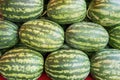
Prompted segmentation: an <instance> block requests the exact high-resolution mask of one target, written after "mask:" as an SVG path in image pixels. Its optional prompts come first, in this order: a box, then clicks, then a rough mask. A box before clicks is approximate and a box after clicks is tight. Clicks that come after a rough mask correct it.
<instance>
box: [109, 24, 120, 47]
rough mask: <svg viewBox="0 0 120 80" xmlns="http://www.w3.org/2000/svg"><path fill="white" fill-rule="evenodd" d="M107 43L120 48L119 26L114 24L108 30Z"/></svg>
mask: <svg viewBox="0 0 120 80" xmlns="http://www.w3.org/2000/svg"><path fill="white" fill-rule="evenodd" d="M109 35H110V41H109V44H110V46H112V47H113V48H116V49H120V26H116V27H114V28H113V29H111V30H110V31H109Z"/></svg>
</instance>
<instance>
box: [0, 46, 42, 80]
mask: <svg viewBox="0 0 120 80" xmlns="http://www.w3.org/2000/svg"><path fill="white" fill-rule="evenodd" d="M43 63H44V59H43V57H42V55H41V54H40V53H39V52H36V51H34V50H30V49H27V48H22V47H21V48H15V49H12V50H10V51H7V52H6V53H5V54H4V55H3V56H2V57H1V59H0V73H1V74H2V75H3V76H4V77H5V78H6V79H8V80H36V79H37V78H38V77H39V76H40V75H41V73H42V71H43Z"/></svg>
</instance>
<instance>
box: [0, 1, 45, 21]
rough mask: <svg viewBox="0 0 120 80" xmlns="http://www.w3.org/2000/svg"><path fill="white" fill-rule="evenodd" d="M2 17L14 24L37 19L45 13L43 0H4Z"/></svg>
mask: <svg viewBox="0 0 120 80" xmlns="http://www.w3.org/2000/svg"><path fill="white" fill-rule="evenodd" d="M1 11H2V15H3V17H4V18H5V19H7V20H10V21H13V22H26V21H28V20H31V19H35V18H37V17H39V16H40V15H41V13H42V12H43V0H4V1H3V2H2V4H1Z"/></svg>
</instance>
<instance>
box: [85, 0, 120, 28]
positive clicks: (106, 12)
mask: <svg viewBox="0 0 120 80" xmlns="http://www.w3.org/2000/svg"><path fill="white" fill-rule="evenodd" d="M119 7H120V1H119V0H92V1H91V3H90V5H89V8H88V12H87V13H88V14H87V15H88V17H89V19H91V20H92V21H93V22H95V23H98V24H101V25H102V26H105V27H109V26H115V25H117V24H120V8H119Z"/></svg>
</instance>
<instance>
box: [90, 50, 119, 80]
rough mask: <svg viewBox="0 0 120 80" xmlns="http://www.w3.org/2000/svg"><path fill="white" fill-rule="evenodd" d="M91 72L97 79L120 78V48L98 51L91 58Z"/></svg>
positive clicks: (109, 79)
mask: <svg viewBox="0 0 120 80" xmlns="http://www.w3.org/2000/svg"><path fill="white" fill-rule="evenodd" d="M91 74H92V76H93V77H94V78H95V80H120V50H117V49H106V50H103V51H101V52H98V53H97V54H96V55H95V56H94V57H92V59H91Z"/></svg>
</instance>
